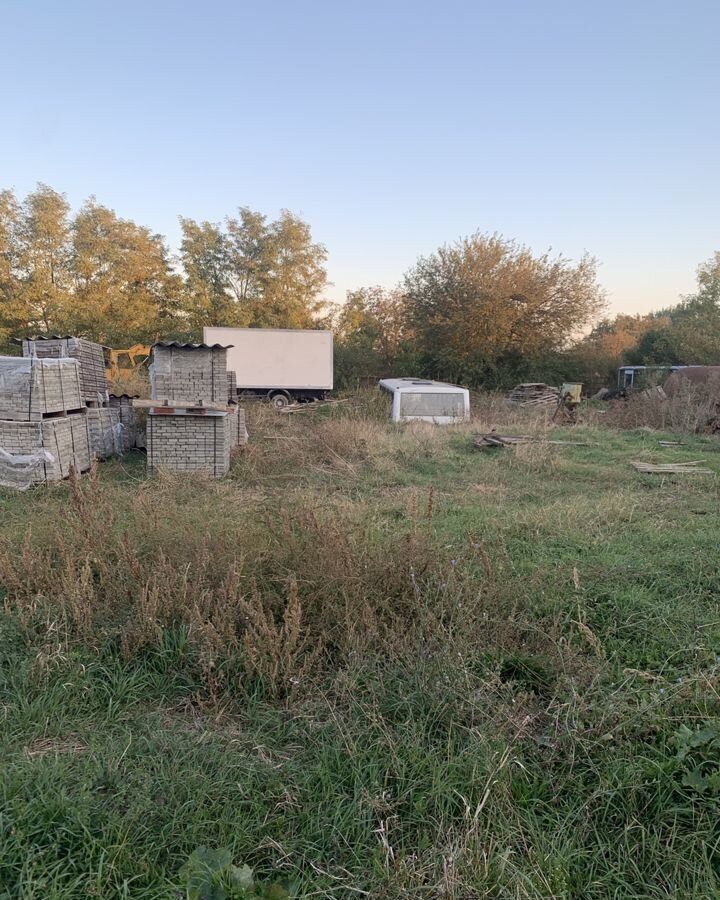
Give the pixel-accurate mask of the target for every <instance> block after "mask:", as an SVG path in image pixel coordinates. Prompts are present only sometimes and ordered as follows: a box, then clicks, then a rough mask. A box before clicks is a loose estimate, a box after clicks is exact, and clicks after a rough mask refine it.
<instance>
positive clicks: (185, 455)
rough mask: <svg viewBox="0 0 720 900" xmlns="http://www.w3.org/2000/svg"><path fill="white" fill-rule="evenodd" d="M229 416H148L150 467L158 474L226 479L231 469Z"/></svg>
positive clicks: (223, 414) (148, 462)
mask: <svg viewBox="0 0 720 900" xmlns="http://www.w3.org/2000/svg"><path fill="white" fill-rule="evenodd" d="M228 421H229V417H228V414H227V413H222V412H221V413H216V414H210V413H207V414H203V415H193V414H192V413H191V414H187V415H165V414H156V413H153V412H152V410H151V411H150V413H149V414H148V417H147V432H146V440H147V464H148V470H149V471H151V472H156V471H158V470H163V469H164V470H166V471H170V472H202V473H204V474H206V475H209V476H210V477H212V478H222V477H223V476H224V475H227V472H228V469H229V468H230V443H231V432H230V429H229V427H228Z"/></svg>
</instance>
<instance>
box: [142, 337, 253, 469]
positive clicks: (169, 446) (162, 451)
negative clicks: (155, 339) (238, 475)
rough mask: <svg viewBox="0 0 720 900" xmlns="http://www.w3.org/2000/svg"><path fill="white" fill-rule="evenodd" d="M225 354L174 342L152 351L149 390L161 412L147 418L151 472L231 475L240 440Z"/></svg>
mask: <svg viewBox="0 0 720 900" xmlns="http://www.w3.org/2000/svg"><path fill="white" fill-rule="evenodd" d="M227 350H228V348H227V347H221V346H220V345H219V344H215V345H213V346H209V345H207V344H179V343H176V342H167V343H166V342H160V343H157V344H155V346H154V347H153V355H152V362H151V365H150V386H151V391H152V399H153V400H157V401H158V406H153V407H151V408H150V409H149V410H148V417H147V428H146V441H147V461H148V469H149V470H150V471H159V470H166V471H170V472H201V473H204V474H206V475H209V476H210V477H212V478H222V477H223V476H224V475H226V474H227V472H228V470H229V468H230V450H231V448H232V447H233V446H236V442H237V434H238V425H237V421H238V420H237V418H236V416H237V412H235V411H234V409H235V408H232V409H233V411H232V412H231V407H230V406H229V405H228V387H229V385H228V373H227ZM173 404H176V405H173Z"/></svg>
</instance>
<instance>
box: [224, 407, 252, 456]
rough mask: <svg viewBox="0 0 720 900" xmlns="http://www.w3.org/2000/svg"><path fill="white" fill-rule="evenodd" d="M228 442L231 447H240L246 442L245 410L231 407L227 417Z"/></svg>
mask: <svg viewBox="0 0 720 900" xmlns="http://www.w3.org/2000/svg"><path fill="white" fill-rule="evenodd" d="M227 423H228V431H229V435H230V437H229V441H230V446H231V447H241V446H243V445H245V444H247V442H248V430H247V425H246V423H245V410H244V409H241V408H240V407H238V406H231V407H230V410H229V412H228V417H227Z"/></svg>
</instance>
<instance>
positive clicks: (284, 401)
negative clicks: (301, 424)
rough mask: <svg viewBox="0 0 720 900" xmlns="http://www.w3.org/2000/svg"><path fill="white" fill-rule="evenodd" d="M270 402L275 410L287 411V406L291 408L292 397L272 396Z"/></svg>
mask: <svg viewBox="0 0 720 900" xmlns="http://www.w3.org/2000/svg"><path fill="white" fill-rule="evenodd" d="M270 402H271V403H272V405H273V406H274V407H275V409H285V407H286V406H290V397H289V396H288V395H287V394H281V393H277V394H272V396H271V397H270Z"/></svg>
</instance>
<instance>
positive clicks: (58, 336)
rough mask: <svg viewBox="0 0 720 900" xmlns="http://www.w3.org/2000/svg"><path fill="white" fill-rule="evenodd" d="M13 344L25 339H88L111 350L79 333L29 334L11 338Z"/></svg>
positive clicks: (104, 347)
mask: <svg viewBox="0 0 720 900" xmlns="http://www.w3.org/2000/svg"><path fill="white" fill-rule="evenodd" d="M11 341H12V343H13V344H22V343H24V342H25V341H87V343H88V344H99V345H100V346H101V347H102V348H103V350H110V347H108V346H107V345H106V344H100V342H99V341H92V340H90V338H84V337H80V336H79V335H77V334H28V335H26V336H25V337H14V338H11Z"/></svg>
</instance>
